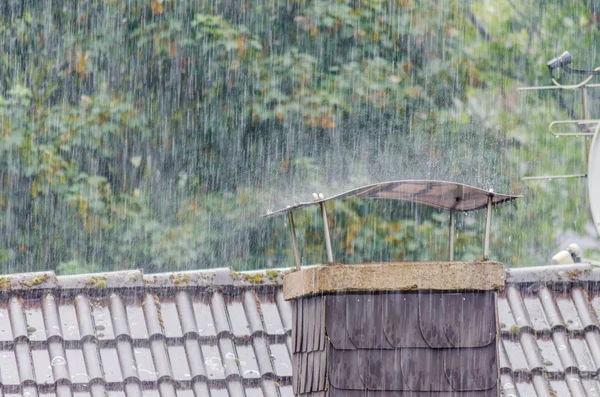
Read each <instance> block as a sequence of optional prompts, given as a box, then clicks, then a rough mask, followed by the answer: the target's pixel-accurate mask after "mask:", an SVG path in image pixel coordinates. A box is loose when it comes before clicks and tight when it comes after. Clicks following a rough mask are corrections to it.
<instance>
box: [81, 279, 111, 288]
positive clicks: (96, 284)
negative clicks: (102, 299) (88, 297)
mask: <svg viewBox="0 0 600 397" xmlns="http://www.w3.org/2000/svg"><path fill="white" fill-rule="evenodd" d="M85 285H87V286H88V287H92V288H97V289H102V288H106V276H92V277H90V279H89V280H88V281H87V282H86V283H85Z"/></svg>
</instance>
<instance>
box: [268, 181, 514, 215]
mask: <svg viewBox="0 0 600 397" xmlns="http://www.w3.org/2000/svg"><path fill="white" fill-rule="evenodd" d="M489 197H491V198H492V204H494V205H496V204H501V203H503V202H506V201H511V200H516V199H518V198H520V197H521V196H515V195H508V194H499V193H493V192H489V191H487V190H483V189H480V188H477V187H473V186H469V185H464V184H462V183H456V182H446V181H422V180H406V181H392V182H382V183H376V184H373V185H368V186H363V187H359V188H357V189H353V190H350V191H347V192H344V193H341V194H337V195H335V196H332V197H329V198H327V199H323V200H317V201H313V202H305V203H297V204H294V205H292V206H288V207H287V208H283V209H280V210H277V211H274V212H269V213H268V214H267V215H265V217H271V216H276V215H282V214H287V213H288V212H290V211H294V210H296V209H299V208H303V207H308V206H311V205H315V204H318V203H321V202H327V201H331V200H345V199H385V200H402V201H408V202H412V203H417V204H423V205H427V206H430V207H435V208H440V209H444V210H456V211H474V210H478V209H481V208H485V207H486V206H487V203H488V198H489Z"/></svg>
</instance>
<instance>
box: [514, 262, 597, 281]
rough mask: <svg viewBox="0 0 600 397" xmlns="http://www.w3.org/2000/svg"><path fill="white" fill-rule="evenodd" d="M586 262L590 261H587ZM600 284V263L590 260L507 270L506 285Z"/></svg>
mask: <svg viewBox="0 0 600 397" xmlns="http://www.w3.org/2000/svg"><path fill="white" fill-rule="evenodd" d="M586 261H588V260H587V259H586ZM576 281H594V282H600V263H598V262H596V261H592V260H589V261H588V262H586V263H575V264H570V265H545V266H532V267H519V268H507V269H506V283H507V284H511V283H512V284H514V283H536V282H537V283H539V282H542V283H550V282H562V283H565V282H576Z"/></svg>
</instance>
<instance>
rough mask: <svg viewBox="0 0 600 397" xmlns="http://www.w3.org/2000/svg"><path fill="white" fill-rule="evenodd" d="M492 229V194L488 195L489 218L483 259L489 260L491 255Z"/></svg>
mask: <svg viewBox="0 0 600 397" xmlns="http://www.w3.org/2000/svg"><path fill="white" fill-rule="evenodd" d="M491 229H492V196H488V204H487V219H486V222H485V240H484V243H483V260H488V257H489V255H490V232H491Z"/></svg>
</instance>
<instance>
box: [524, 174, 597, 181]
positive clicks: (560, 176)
mask: <svg viewBox="0 0 600 397" xmlns="http://www.w3.org/2000/svg"><path fill="white" fill-rule="evenodd" d="M568 178H587V174H572V175H547V176H525V177H523V178H521V180H522V181H533V180H537V179H568Z"/></svg>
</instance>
